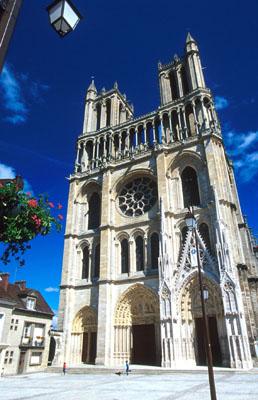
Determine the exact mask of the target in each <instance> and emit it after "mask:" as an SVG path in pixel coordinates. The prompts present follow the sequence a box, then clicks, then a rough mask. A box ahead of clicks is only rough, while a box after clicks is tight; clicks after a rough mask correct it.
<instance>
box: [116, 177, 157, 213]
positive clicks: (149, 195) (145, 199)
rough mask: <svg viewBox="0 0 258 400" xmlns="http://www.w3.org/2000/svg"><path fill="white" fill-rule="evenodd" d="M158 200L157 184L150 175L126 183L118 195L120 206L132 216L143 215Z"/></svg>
mask: <svg viewBox="0 0 258 400" xmlns="http://www.w3.org/2000/svg"><path fill="white" fill-rule="evenodd" d="M156 201H157V186H156V183H155V181H154V180H152V179H151V178H149V177H139V178H136V179H134V180H132V181H130V182H128V183H126V184H125V185H124V186H123V188H122V190H121V191H120V193H119V195H118V203H119V208H120V210H121V211H122V213H123V214H125V215H126V216H130V217H136V216H140V215H143V214H144V213H145V212H147V211H149V210H150V209H151V208H152V207H153V206H154V204H155V203H156Z"/></svg>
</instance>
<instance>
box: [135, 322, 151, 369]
mask: <svg viewBox="0 0 258 400" xmlns="http://www.w3.org/2000/svg"><path fill="white" fill-rule="evenodd" d="M132 332H133V349H132V363H133V364H143V365H155V364H156V344H155V326H154V324H150V325H133V326H132Z"/></svg>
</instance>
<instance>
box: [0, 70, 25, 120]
mask: <svg viewBox="0 0 258 400" xmlns="http://www.w3.org/2000/svg"><path fill="white" fill-rule="evenodd" d="M0 88H1V89H2V90H1V91H2V96H3V100H4V107H5V109H6V110H7V111H10V112H12V113H13V114H12V115H11V116H8V117H7V118H8V119H6V118H5V120H7V121H8V122H10V123H12V124H14V125H15V124H20V123H23V122H25V121H26V119H27V115H28V108H27V106H26V104H25V101H24V99H23V96H22V90H21V85H20V82H19V80H18V79H17V78H16V76H15V74H14V72H13V71H12V69H11V68H10V67H9V66H8V65H5V66H4V68H3V71H2V74H1V76H0Z"/></svg>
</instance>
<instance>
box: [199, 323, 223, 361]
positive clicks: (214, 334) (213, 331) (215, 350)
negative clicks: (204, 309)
mask: <svg viewBox="0 0 258 400" xmlns="http://www.w3.org/2000/svg"><path fill="white" fill-rule="evenodd" d="M208 324H209V332H210V341H211V352H212V359H213V365H215V366H220V365H221V350H220V344H219V336H218V329H217V320H216V317H208ZM195 335H196V336H195V338H196V353H197V354H196V363H197V365H207V362H206V352H205V342H204V340H205V339H204V335H205V332H204V323H203V319H202V318H195Z"/></svg>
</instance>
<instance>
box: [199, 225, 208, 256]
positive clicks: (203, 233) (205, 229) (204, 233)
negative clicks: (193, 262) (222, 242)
mask: <svg viewBox="0 0 258 400" xmlns="http://www.w3.org/2000/svg"><path fill="white" fill-rule="evenodd" d="M198 230H199V232H200V235H201V237H202V239H203V240H204V243H205V245H206V247H207V248H208V250H210V251H211V241H210V234H209V228H208V225H207V224H205V223H204V222H203V223H202V224H200V226H199V228H198Z"/></svg>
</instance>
